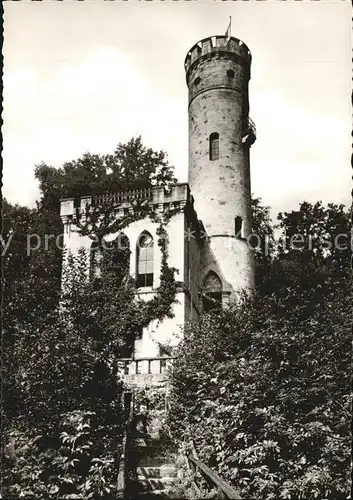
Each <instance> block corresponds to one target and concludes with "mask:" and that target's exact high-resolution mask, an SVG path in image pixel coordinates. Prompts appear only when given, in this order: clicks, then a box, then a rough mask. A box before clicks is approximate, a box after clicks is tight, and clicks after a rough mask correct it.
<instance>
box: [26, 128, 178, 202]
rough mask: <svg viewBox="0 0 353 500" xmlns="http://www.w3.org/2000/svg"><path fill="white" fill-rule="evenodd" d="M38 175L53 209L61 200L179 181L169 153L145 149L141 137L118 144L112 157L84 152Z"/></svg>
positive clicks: (41, 168) (40, 167)
mask: <svg viewBox="0 0 353 500" xmlns="http://www.w3.org/2000/svg"><path fill="white" fill-rule="evenodd" d="M35 176H36V178H37V179H38V181H39V187H40V190H41V193H42V203H43V204H44V206H46V207H52V208H54V207H56V208H58V206H59V200H60V199H61V198H79V197H81V196H87V195H95V194H104V193H115V192H120V191H129V190H132V189H147V188H149V187H151V186H164V185H165V186H168V185H169V184H170V183H173V182H176V179H175V177H174V169H173V167H171V166H170V165H169V164H168V161H167V155H166V153H164V152H163V151H158V152H157V151H154V150H153V149H151V148H147V147H145V146H144V145H143V144H142V139H141V137H137V138H132V139H130V140H129V141H128V142H127V143H126V144H122V143H119V144H118V146H117V147H116V149H115V151H114V152H113V153H110V154H105V155H98V154H91V153H85V154H83V155H82V157H81V158H78V159H77V160H73V161H71V162H67V163H64V165H63V166H62V167H60V168H58V169H57V168H54V167H51V166H48V165H46V164H41V165H37V166H36V168H35Z"/></svg>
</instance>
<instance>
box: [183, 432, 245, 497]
mask: <svg viewBox="0 0 353 500" xmlns="http://www.w3.org/2000/svg"><path fill="white" fill-rule="evenodd" d="M190 447H191V452H190V453H189V454H188V455H187V456H186V460H187V464H188V468H189V470H190V469H191V470H192V471H193V473H194V475H195V473H196V471H197V470H199V471H200V472H201V473H202V475H203V476H204V477H205V479H206V480H207V482H208V483H211V484H214V485H215V486H216V488H217V489H218V492H219V495H220V498H230V499H234V500H241V496H240V494H239V492H238V491H237V490H235V489H234V488H233V487H232V486H230V485H229V484H228V483H227V482H226V481H224V479H222V478H220V477H219V475H218V474H216V472H214V471H213V470H212V469H210V468H209V467H208V466H207V465H206V464H204V463H203V462H201V460H199V458H198V456H197V452H196V449H195V444H194V441H193V440H192V439H191V440H190ZM192 483H193V487H194V489H195V491H196V492H197V493H198V494H200V488H199V487H198V485H197V484H196V482H195V480H194V481H193V482H192Z"/></svg>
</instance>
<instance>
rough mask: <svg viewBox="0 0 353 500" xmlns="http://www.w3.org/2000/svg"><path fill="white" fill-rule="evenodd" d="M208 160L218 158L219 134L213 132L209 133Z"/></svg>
mask: <svg viewBox="0 0 353 500" xmlns="http://www.w3.org/2000/svg"><path fill="white" fill-rule="evenodd" d="M209 142H210V160H218V159H219V134H218V133H217V132H214V133H213V134H211V135H210V139H209Z"/></svg>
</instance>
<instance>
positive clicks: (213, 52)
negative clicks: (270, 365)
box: [61, 36, 255, 373]
mask: <svg viewBox="0 0 353 500" xmlns="http://www.w3.org/2000/svg"><path fill="white" fill-rule="evenodd" d="M184 66H185V72H186V82H187V85H188V89H189V99H188V100H189V106H188V116H189V173H188V183H181V184H180V183H179V184H176V185H174V186H173V187H172V188H171V189H170V190H168V191H167V190H165V189H164V188H163V187H156V188H153V189H152V190H151V191H150V192H148V193H147V192H129V193H115V194H109V195H105V196H106V197H108V198H109V197H110V198H111V199H112V204H114V199H115V201H117V200H118V201H119V210H122V211H124V210H131V203H130V202H131V198H132V197H136V196H140V197H143V196H148V199H149V203H151V204H153V205H154V207H155V209H157V210H159V211H161V212H163V211H164V210H168V209H170V208H171V209H173V210H174V209H177V213H175V214H174V215H173V216H172V217H171V219H170V221H169V223H168V225H167V226H166V230H167V232H168V238H169V249H168V250H169V259H168V264H169V265H170V266H172V267H175V268H177V269H178V271H179V273H178V275H177V279H178V281H180V282H182V283H183V286H182V287H180V290H179V292H178V295H177V303H176V304H175V305H174V318H173V319H166V320H164V321H163V322H161V323H156V322H154V323H153V324H150V325H149V327H148V328H146V329H145V330H144V331H143V333H142V336H141V337H140V338H137V339H136V342H135V352H134V358H135V360H138V359H140V363H138V361H135V363H134V366H133V367H132V368H131V370H133V371H134V373H154V372H161V371H163V366H164V365H162V361H161V360H160V359H159V356H160V352H159V350H158V344H159V343H162V344H163V343H170V344H175V343H176V342H177V341H178V340H177V336H178V333H179V331H180V326H182V325H183V324H184V323H185V321H188V320H193V321H197V319H198V317H199V314H200V311H201V309H202V308H203V309H208V308H210V307H212V306H213V305H214V304H215V303H219V304H222V305H223V307H224V306H226V305H227V304H228V303H230V302H232V301H234V300H236V298H237V294H238V293H239V292H240V291H242V290H248V291H250V290H251V289H252V288H253V287H254V262H253V255H252V251H251V249H250V248H249V245H248V244H247V240H246V238H247V236H248V235H249V234H250V233H251V206H250V194H251V193H250V163H249V149H250V146H251V145H252V144H253V142H254V141H255V129H254V126H253V124H252V122H251V120H250V119H249V92H248V85H249V79H250V66H251V54H250V51H249V49H248V48H247V46H246V45H245V44H244V43H243V42H242V41H240V40H238V39H236V38H234V37H226V36H213V37H209V38H205V39H203V40H201V41H199V42H198V43H196V44H195V45H194V46H193V47H192V48H191V49H190V51H189V52H188V54H187V55H186V59H185V63H184ZM95 201H96V200H95V197H84V198H81V199H80V200H74V199H65V200H62V201H61V217H62V220H63V223H64V226H65V237H64V244H65V246H66V247H67V248H68V249H69V250H70V251H72V252H73V253H75V252H77V250H78V249H79V248H80V247H85V248H86V249H90V246H91V244H92V240H91V239H90V238H89V237H87V236H82V235H81V234H80V233H79V232H78V230H77V228H75V227H74V226H73V225H72V224H70V220H71V218H72V216H73V215H74V213H75V210H76V207H77V206H78V208H79V210H80V211H81V212H82V213H84V212H85V207H86V205H87V204H92V203H95ZM156 230H157V224H156V223H154V222H152V221H151V220H150V219H146V220H139V221H137V222H133V223H132V224H131V225H130V226H129V227H127V228H126V229H125V230H124V233H125V235H126V236H127V238H128V239H129V243H130V249H131V258H130V272H131V275H132V276H133V277H134V278H135V279H136V281H137V285H138V291H137V293H138V294H139V295H140V296H141V297H143V298H144V299H146V300H149V298H150V297H152V296H153V294H154V290H155V289H156V287H158V285H159V272H160V263H161V251H160V248H159V247H158V245H157V244H156V242H157V233H156ZM117 236H118V235H117V234H112V235H109V237H108V238H107V240H109V239H114V238H116V237H117ZM128 371H129V368H127V370H126V372H128Z"/></svg>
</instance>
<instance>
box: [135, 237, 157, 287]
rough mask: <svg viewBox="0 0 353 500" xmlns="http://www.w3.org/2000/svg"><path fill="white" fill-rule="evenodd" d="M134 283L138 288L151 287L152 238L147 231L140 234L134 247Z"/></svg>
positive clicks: (152, 263)
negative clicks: (135, 264)
mask: <svg viewBox="0 0 353 500" xmlns="http://www.w3.org/2000/svg"><path fill="white" fill-rule="evenodd" d="M136 263H137V266H136V267H137V269H136V282H137V286H138V287H144V286H152V285H153V265H154V248H153V238H152V236H151V235H150V233H148V232H147V231H144V232H143V233H141V235H140V236H139V238H138V240H137V245H136Z"/></svg>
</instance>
